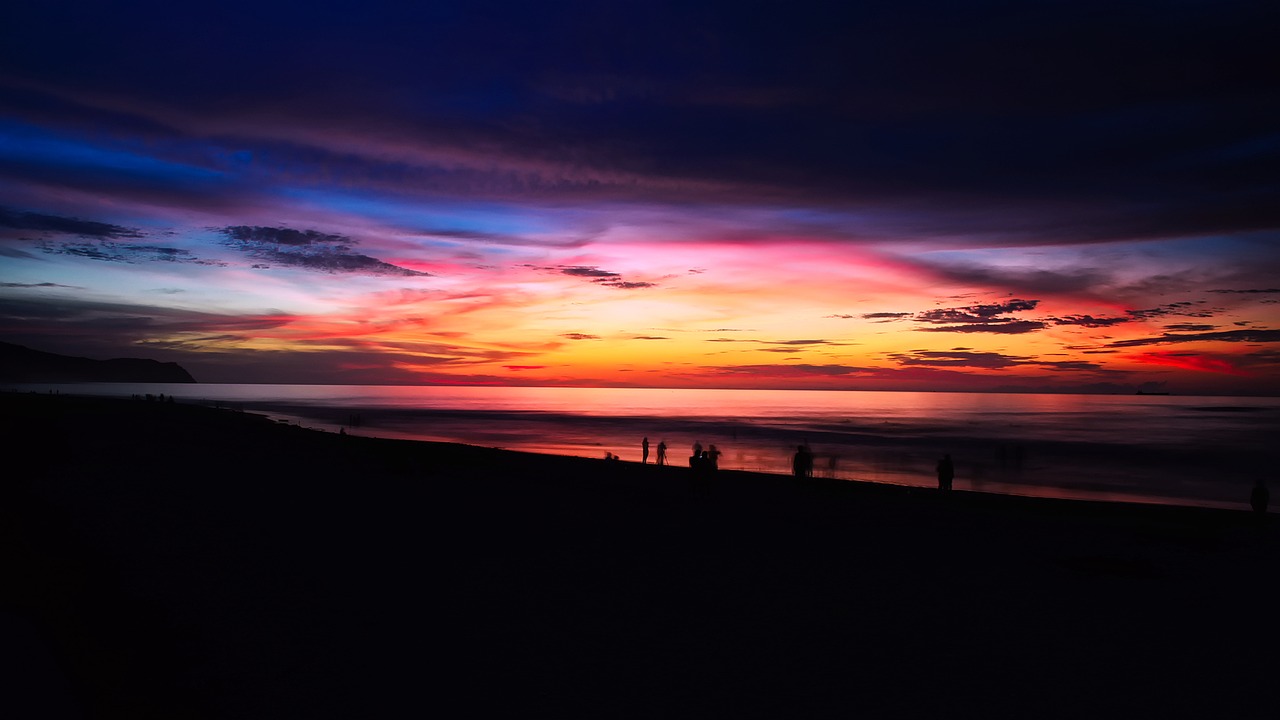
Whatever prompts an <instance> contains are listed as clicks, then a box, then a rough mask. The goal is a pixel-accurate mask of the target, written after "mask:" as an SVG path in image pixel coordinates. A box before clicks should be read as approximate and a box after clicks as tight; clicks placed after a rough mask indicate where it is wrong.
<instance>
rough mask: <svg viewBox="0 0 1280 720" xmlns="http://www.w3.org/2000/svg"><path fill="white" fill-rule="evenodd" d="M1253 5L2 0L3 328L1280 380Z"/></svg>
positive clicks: (228, 369) (234, 351)
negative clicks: (16, 0) (105, 0)
mask: <svg viewBox="0 0 1280 720" xmlns="http://www.w3.org/2000/svg"><path fill="white" fill-rule="evenodd" d="M1277 7H1280V6H1277V5H1276V4H1274V3H1261V2H1248V3H1232V2H1203V3H1202V2H1150V3H1132V2H1121V3H1116V2H1105V3H1103V2H1097V3H1095V2H1079V1H1077V2H1060V3H1059V2H1024V3H985V2H964V3H958V2H924V3H918V2H884V3H880V2H876V3H859V2H848V3H830V4H823V5H816V4H809V3H803V2H787V3H765V2H745V1H743V0H737V1H734V2H717V3H690V2H672V3H663V2H652V1H646V2H511V3H489V2H474V1H468V2H460V3H456V4H455V3H448V4H446V3H425V2H424V3H405V4H384V3H379V2H369V1H364V2H352V3H338V2H325V3H319V4H313V3H272V2H261V1H259V2H252V3H242V2H218V3H208V4H201V5H190V4H187V3H178V2H172V1H171V0H169V1H166V2H152V3H138V2H123V3H102V2H56V1H52V0H45V1H42V2H26V3H10V4H8V5H7V6H6V8H5V9H4V10H3V11H2V12H0V340H4V341H8V342H15V343H19V344H23V345H27V346H29V347H33V348H36V349H39V350H47V351H52V352H62V353H68V354H74V355H83V356H90V357H98V358H108V357H124V356H128V357H149V358H155V359H158V360H165V361H177V362H179V363H181V364H182V365H183V366H184V367H186V368H187V369H188V370H190V371H191V373H192V374H193V375H194V376H195V377H196V378H197V379H199V380H200V381H203V382H302V383H379V384H386V383H390V384H438V383H444V384H491V385H504V384H507V385H587V386H592V385H601V386H613V385H634V386H651V387H740V388H826V389H859V390H876V389H884V390H1054V391H1115V392H1133V391H1135V390H1138V389H1143V390H1148V391H1170V392H1174V393H1228V394H1280V345H1278V343H1280V83H1278V82H1277V75H1276V73H1275V70H1274V67H1276V66H1277V64H1280V57H1278V56H1280V52H1278V51H1277V47H1278V45H1277V42H1276V31H1277V28H1280V13H1278V12H1277V9H1276V8H1277Z"/></svg>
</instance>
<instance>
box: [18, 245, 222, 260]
mask: <svg viewBox="0 0 1280 720" xmlns="http://www.w3.org/2000/svg"><path fill="white" fill-rule="evenodd" d="M39 247H40V250H41V251H42V252H45V253H47V254H50V255H73V256H76V257H83V258H89V259H90V260H101V261H103V262H115V263H126V264H130V265H132V264H136V263H140V262H167V263H190V264H195V265H215V266H224V265H225V264H226V263H222V262H218V261H216V260H204V259H202V258H200V257H197V256H196V255H194V254H193V253H192V252H191V251H190V250H183V249H181V248H171V247H164V246H160V245H141V244H130V243H116V242H110V241H103V242H98V243H80V242H62V243H51V242H42V243H40V245H39Z"/></svg>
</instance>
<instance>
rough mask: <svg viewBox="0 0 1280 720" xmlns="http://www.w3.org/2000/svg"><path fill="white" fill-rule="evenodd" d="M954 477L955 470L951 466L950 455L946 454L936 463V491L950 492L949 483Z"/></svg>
mask: <svg viewBox="0 0 1280 720" xmlns="http://www.w3.org/2000/svg"><path fill="white" fill-rule="evenodd" d="M955 477H956V468H955V466H954V465H952V464H951V455H950V454H946V455H943V456H942V459H941V460H939V461H938V489H939V490H950V489H951V481H952V480H954V479H955Z"/></svg>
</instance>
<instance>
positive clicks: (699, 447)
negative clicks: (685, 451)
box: [693, 440, 702, 457]
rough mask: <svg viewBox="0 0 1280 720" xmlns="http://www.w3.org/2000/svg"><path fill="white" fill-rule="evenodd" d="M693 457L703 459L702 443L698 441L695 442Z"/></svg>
mask: <svg viewBox="0 0 1280 720" xmlns="http://www.w3.org/2000/svg"><path fill="white" fill-rule="evenodd" d="M693 456H694V457H702V443H700V442H698V441H697V440H694V441H693Z"/></svg>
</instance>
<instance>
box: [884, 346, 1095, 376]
mask: <svg viewBox="0 0 1280 720" xmlns="http://www.w3.org/2000/svg"><path fill="white" fill-rule="evenodd" d="M888 357H889V359H891V360H893V361H895V362H897V363H898V364H899V365H907V366H918V367H969V368H982V369H986V370H1001V369H1003V368H1007V367H1015V366H1031V367H1042V368H1047V369H1049V370H1060V371H1089V372H1092V371H1098V370H1101V369H1102V366H1101V365H1098V364H1097V363H1091V362H1083V361H1078V360H1038V359H1035V358H1031V357H1024V356H1019V355H1005V354H1004V353H997V352H978V351H972V350H965V349H962V348H957V349H954V350H916V351H913V352H910V353H892V354H890V355H889V356H888Z"/></svg>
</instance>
